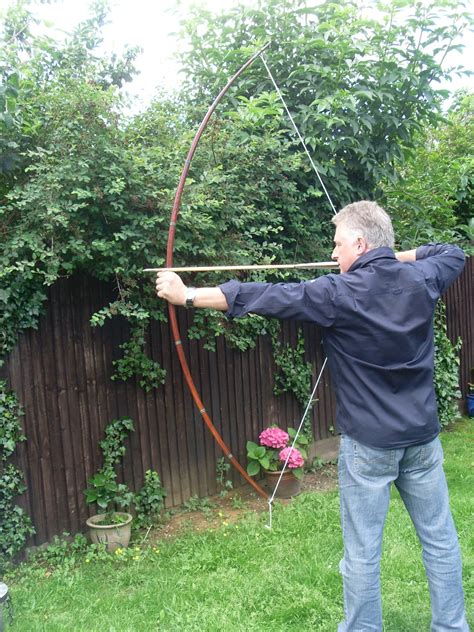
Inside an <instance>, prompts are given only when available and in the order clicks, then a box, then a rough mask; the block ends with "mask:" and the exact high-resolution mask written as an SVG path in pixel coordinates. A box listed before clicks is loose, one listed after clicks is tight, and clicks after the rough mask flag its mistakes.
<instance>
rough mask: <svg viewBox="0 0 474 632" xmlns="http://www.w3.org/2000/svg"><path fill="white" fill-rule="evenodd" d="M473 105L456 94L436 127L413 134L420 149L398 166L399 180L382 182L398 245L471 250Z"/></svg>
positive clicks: (465, 96)
mask: <svg viewBox="0 0 474 632" xmlns="http://www.w3.org/2000/svg"><path fill="white" fill-rule="evenodd" d="M473 105H474V95H473V94H468V93H466V92H461V93H459V94H458V95H457V96H456V98H455V100H454V102H453V104H452V106H451V109H450V111H449V112H448V114H447V117H446V120H445V121H444V122H443V123H442V124H441V125H440V126H439V127H437V128H433V127H429V128H427V129H426V130H423V131H420V132H419V133H418V134H417V136H416V139H415V140H416V143H417V147H418V149H417V151H416V152H413V154H412V155H411V156H410V157H409V159H408V160H407V161H405V162H404V163H401V164H399V165H397V167H398V168H397V174H398V178H397V180H388V179H386V180H385V181H384V182H383V191H384V198H385V199H384V205H385V207H386V208H387V210H388V211H389V212H390V214H391V216H392V218H393V220H394V225H395V229H396V234H397V235H398V239H399V242H400V245H401V247H402V248H412V247H415V246H417V245H419V244H420V243H422V242H427V241H454V242H458V243H460V244H461V245H463V246H464V248H465V249H466V251H467V252H471V253H472V249H473V246H472V237H471V238H470V239H469V233H468V231H469V228H468V224H469V220H470V219H471V218H472V216H473V210H472V205H473V181H474V160H473V157H472V146H473V144H474V108H473ZM471 230H472V229H471ZM466 237H467V239H466Z"/></svg>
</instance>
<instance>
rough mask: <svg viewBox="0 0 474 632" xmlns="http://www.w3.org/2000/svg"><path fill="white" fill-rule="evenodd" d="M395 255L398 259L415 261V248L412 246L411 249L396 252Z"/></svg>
mask: <svg viewBox="0 0 474 632" xmlns="http://www.w3.org/2000/svg"><path fill="white" fill-rule="evenodd" d="M395 256H396V258H397V259H398V260H399V261H416V248H414V249H413V250H404V251H403V252H396V253H395Z"/></svg>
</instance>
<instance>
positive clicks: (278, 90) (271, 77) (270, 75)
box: [260, 54, 337, 215]
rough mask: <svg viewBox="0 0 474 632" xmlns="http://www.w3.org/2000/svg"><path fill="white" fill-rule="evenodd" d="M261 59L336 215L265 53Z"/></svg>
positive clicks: (334, 211)
mask: <svg viewBox="0 0 474 632" xmlns="http://www.w3.org/2000/svg"><path fill="white" fill-rule="evenodd" d="M260 59H261V60H262V62H263V65H264V66H265V68H266V69H267V73H268V76H269V77H270V80H271V82H272V83H273V85H274V86H275V90H276V91H277V94H278V96H279V97H280V100H281V102H282V103H283V107H284V108H285V110H286V113H287V114H288V117H289V119H290V121H291V123H292V125H293V128H294V130H295V132H296V134H297V136H298V138H299V139H300V143H301V144H302V146H303V149H304V150H305V152H306V155H307V156H308V158H309V162H310V163H311V166H312V167H313V169H314V171H315V173H316V175H317V176H318V180H319V183H320V184H321V186H322V188H323V191H324V193H325V194H326V197H327V199H328V200H329V204H330V205H331V208H332V210H333V213H334V215H335V214H336V213H337V211H336V207H335V206H334V204H333V201H332V200H331V196H330V195H329V193H328V190H327V189H326V187H325V186H324V182H323V180H322V178H321V176H320V175H319V171H318V169H317V167H316V165H315V164H314V161H313V158H312V157H311V154H310V153H309V149H308V148H307V146H306V143H305V142H304V139H303V137H302V136H301V134H300V131H299V129H298V127H297V126H296V123H295V121H294V119H293V117H292V116H291V112H290V110H289V109H288V106H287V105H286V102H285V99H284V98H283V95H282V93H281V90H280V88H279V87H278V85H277V82H276V81H275V79H274V78H273V75H272V73H271V71H270V68H269V67H268V64H267V61H266V59H265V56H264V55H263V54H262V55H260Z"/></svg>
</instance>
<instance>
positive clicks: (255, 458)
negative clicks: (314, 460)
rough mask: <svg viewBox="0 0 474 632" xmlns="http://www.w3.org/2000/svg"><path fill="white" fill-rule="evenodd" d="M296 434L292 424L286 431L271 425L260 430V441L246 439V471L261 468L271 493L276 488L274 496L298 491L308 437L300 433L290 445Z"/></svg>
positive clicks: (256, 471)
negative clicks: (258, 443) (257, 442)
mask: <svg viewBox="0 0 474 632" xmlns="http://www.w3.org/2000/svg"><path fill="white" fill-rule="evenodd" d="M295 436H296V431H295V429H294V428H288V431H287V432H285V431H284V430H281V429H280V428H278V426H270V427H269V428H266V429H265V430H263V431H262V432H261V433H260V435H259V442H260V445H257V444H256V443H254V442H253V441H248V442H247V460H248V465H247V472H248V474H249V475H250V476H256V475H257V474H259V473H260V472H261V471H263V473H264V475H265V483H266V485H267V487H268V488H269V490H270V493H271V494H273V492H274V491H275V488H276V492H275V496H276V497H277V498H290V497H291V496H295V495H296V494H298V493H299V492H300V487H301V479H302V478H303V475H304V470H303V466H304V459H305V458H306V450H305V447H306V446H307V444H308V440H307V438H306V437H304V436H300V437H298V439H297V441H296V442H295V445H294V446H293V442H294V438H295ZM285 463H286V467H285ZM283 468H285V469H284V472H283V475H282V476H281V480H279V479H280V474H281V472H282V470H283ZM277 485H278V487H277Z"/></svg>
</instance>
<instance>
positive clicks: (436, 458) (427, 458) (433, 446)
mask: <svg viewBox="0 0 474 632" xmlns="http://www.w3.org/2000/svg"><path fill="white" fill-rule="evenodd" d="M443 458H444V455H443V447H442V445H441V441H440V440H439V437H436V439H433V441H430V442H429V443H426V444H424V445H422V446H420V465H422V466H423V467H431V466H433V465H437V464H439V463H442V462H443Z"/></svg>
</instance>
